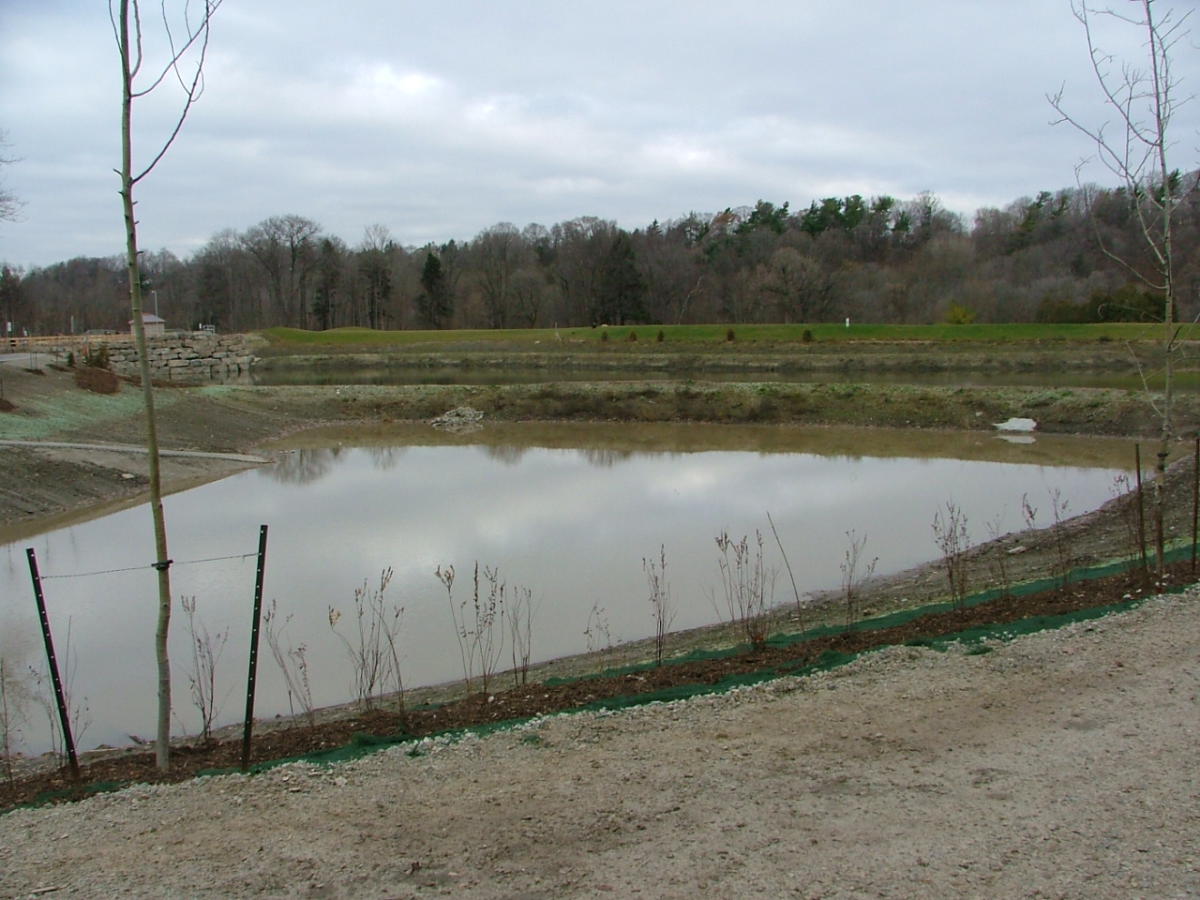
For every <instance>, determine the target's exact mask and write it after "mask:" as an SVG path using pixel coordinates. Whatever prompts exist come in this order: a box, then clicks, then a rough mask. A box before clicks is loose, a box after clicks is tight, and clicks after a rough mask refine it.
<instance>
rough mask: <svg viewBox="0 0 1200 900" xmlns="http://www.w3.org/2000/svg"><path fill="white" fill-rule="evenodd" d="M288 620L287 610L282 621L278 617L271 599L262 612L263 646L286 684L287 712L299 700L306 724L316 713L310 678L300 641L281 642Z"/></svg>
mask: <svg viewBox="0 0 1200 900" xmlns="http://www.w3.org/2000/svg"><path fill="white" fill-rule="evenodd" d="M291 621H292V615H291V613H289V614H288V615H287V617H286V618H285V619H284V620H283V621H282V622H280V621H279V608H278V605H277V604H276V602H275V600H273V599H272V600H271V603H270V604H269V605H268V607H267V611H266V612H265V613H264V614H263V628H264V630H265V631H266V636H267V646H268V647H270V648H271V656H273V657H274V659H275V664H276V665H277V666H279V671H280V672H281V673H282V674H283V681H284V685H285V686H286V687H287V695H288V712H289V713H290V714H291V715H293V716H294V715H295V714H296V704H297V703H299V704H300V708H301V709H302V710H303V711H304V717H305V718H306V719H307V720H308V724H309V725H315V724H316V723H317V717H316V709H315V707H314V705H313V697H312V681H311V680H310V678H309V672H308V648H307V647H306V646H305V645H304V644H300V645H299V646H298V647H292V646H291V645H290V644H285V642H284V632H285V631H286V630H287V627H288V625H290V624H291Z"/></svg>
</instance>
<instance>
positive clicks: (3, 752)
mask: <svg viewBox="0 0 1200 900" xmlns="http://www.w3.org/2000/svg"><path fill="white" fill-rule="evenodd" d="M14 669H15V667H14V666H13V664H12V663H11V662H10V661H9V660H8V659H7V658H6V657H5V656H4V655H3V654H2V653H0V765H3V767H4V779H5V780H6V781H7V782H8V783H9V784H10V785H11V784H12V781H13V765H12V764H13V746H14V745H15V744H16V742H17V740H18V739H19V738H20V722H21V720H22V718H23V715H24V707H25V699H26V698H25V688H24V684H23V683H22V681H21V679H19V678H18V677H17V674H16V672H15V671H14Z"/></svg>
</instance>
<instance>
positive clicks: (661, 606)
mask: <svg viewBox="0 0 1200 900" xmlns="http://www.w3.org/2000/svg"><path fill="white" fill-rule="evenodd" d="M642 571H643V572H645V573H646V586H647V587H648V588H649V590H650V606H651V608H652V613H651V615H653V616H654V662H655V664H656V665H659V666H661V665H662V661H663V651H664V649H665V648H666V645H667V632H668V631H670V630H671V623H673V622H674V621H675V608H674V607H673V606H672V604H671V586H670V584H668V582H667V548H666V545H663V544H660V545H659V548H658V560H657V561H655V560H654V559H646V558H645V557H643V558H642Z"/></svg>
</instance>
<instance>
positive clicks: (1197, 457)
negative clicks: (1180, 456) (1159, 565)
mask: <svg viewBox="0 0 1200 900" xmlns="http://www.w3.org/2000/svg"><path fill="white" fill-rule="evenodd" d="M1198 532H1200V434H1197V435H1196V450H1195V453H1194V454H1193V456H1192V577H1193V578H1195V577H1196V542H1197V538H1200V533H1198Z"/></svg>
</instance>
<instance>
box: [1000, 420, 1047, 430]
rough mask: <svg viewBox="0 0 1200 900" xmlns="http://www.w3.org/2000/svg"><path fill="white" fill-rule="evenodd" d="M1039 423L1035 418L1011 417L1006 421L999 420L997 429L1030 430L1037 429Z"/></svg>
mask: <svg viewBox="0 0 1200 900" xmlns="http://www.w3.org/2000/svg"><path fill="white" fill-rule="evenodd" d="M1037 427H1038V423H1037V422H1036V421H1034V420H1033V419H1021V418H1016V417H1014V418H1011V419H1009V420H1007V421H1005V422H997V423H996V430H997V431H1016V432H1030V431H1036V430H1037Z"/></svg>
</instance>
